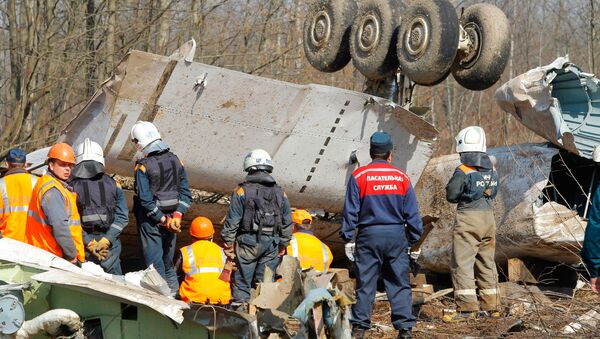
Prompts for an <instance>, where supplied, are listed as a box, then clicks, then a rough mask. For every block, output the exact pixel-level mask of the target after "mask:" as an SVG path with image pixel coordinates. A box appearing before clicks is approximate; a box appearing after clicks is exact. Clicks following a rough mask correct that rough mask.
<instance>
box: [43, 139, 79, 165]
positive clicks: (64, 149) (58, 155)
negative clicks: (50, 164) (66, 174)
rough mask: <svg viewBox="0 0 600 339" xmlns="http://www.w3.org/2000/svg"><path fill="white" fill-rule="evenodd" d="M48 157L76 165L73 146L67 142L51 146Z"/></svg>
mask: <svg viewBox="0 0 600 339" xmlns="http://www.w3.org/2000/svg"><path fill="white" fill-rule="evenodd" d="M48 159H58V160H60V161H64V162H66V163H69V164H73V165H75V152H73V149H72V148H71V146H69V145H68V144H65V143H60V144H56V145H54V146H52V147H50V151H48Z"/></svg>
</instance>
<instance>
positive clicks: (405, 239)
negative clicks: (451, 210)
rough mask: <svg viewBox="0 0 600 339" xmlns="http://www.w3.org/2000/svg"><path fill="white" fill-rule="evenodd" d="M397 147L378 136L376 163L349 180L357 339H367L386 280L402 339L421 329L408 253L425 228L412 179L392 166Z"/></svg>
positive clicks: (347, 227) (345, 233) (346, 236)
mask: <svg viewBox="0 0 600 339" xmlns="http://www.w3.org/2000/svg"><path fill="white" fill-rule="evenodd" d="M392 148H393V144H392V139H391V137H390V135H389V134H388V133H385V132H375V133H373V135H372V136H371V139H370V155H371V159H372V160H373V161H372V162H371V163H370V164H368V165H366V166H362V167H359V168H357V169H356V170H355V171H354V172H353V173H352V175H351V176H350V178H349V180H348V186H347V191H346V201H345V204H344V212H343V215H342V227H341V231H340V235H341V237H342V239H343V240H344V242H346V245H345V249H346V255H347V256H348V258H349V259H350V260H351V261H354V263H355V267H356V304H354V305H352V315H351V318H350V322H351V323H352V337H353V338H364V336H365V332H366V330H367V329H369V328H370V327H371V312H372V306H373V301H374V299H375V293H376V292H377V280H378V279H379V278H380V276H382V277H383V282H384V285H385V290H386V293H387V296H388V299H389V301H390V306H391V308H392V324H393V325H394V328H396V329H397V330H398V338H411V331H412V327H413V326H414V325H415V317H414V316H413V314H412V294H411V293H412V292H411V287H410V282H409V279H408V270H409V253H408V249H409V248H410V246H411V245H413V244H415V243H416V242H417V241H419V239H420V237H421V234H422V233H423V224H422V222H421V217H420V216H419V206H418V203H417V198H416V196H415V192H414V190H413V187H412V185H411V183H410V180H409V178H408V176H407V175H406V174H405V173H404V172H403V171H402V170H400V169H398V168H396V167H394V166H393V165H392V164H391V161H392Z"/></svg>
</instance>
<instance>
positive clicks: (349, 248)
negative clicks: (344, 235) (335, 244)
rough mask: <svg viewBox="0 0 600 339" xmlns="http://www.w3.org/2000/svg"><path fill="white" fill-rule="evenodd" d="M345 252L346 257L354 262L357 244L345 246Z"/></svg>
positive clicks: (350, 243)
mask: <svg viewBox="0 0 600 339" xmlns="http://www.w3.org/2000/svg"><path fill="white" fill-rule="evenodd" d="M344 251H345V252H346V257H347V258H348V260H350V261H354V252H355V251H356V243H354V242H348V243H346V245H344Z"/></svg>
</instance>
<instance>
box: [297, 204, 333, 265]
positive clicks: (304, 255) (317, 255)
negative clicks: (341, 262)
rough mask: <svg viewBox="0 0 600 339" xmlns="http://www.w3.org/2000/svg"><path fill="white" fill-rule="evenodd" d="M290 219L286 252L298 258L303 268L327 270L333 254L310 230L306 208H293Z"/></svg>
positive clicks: (309, 219) (310, 221) (309, 220)
mask: <svg viewBox="0 0 600 339" xmlns="http://www.w3.org/2000/svg"><path fill="white" fill-rule="evenodd" d="M292 221H293V222H294V227H293V228H292V239H291V240H290V244H289V246H288V247H287V254H288V255H291V256H292V257H294V258H298V260H299V261H300V267H302V269H303V270H305V269H308V268H311V267H312V268H314V270H315V271H317V272H327V271H328V270H329V266H330V265H331V262H332V261H333V255H332V254H331V250H330V249H329V247H328V246H327V245H325V244H324V243H323V242H321V240H319V238H317V237H315V235H314V234H313V232H312V231H311V226H312V216H311V215H310V213H308V211H307V210H295V211H294V212H293V213H292Z"/></svg>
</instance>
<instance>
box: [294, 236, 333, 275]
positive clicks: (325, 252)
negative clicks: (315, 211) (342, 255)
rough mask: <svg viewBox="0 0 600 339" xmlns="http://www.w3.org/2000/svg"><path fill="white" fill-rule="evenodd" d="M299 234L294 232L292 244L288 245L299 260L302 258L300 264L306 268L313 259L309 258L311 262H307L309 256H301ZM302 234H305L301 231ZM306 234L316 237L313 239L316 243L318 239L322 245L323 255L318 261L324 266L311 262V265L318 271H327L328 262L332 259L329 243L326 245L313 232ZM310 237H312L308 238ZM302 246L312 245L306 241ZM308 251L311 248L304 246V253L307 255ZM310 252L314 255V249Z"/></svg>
mask: <svg viewBox="0 0 600 339" xmlns="http://www.w3.org/2000/svg"><path fill="white" fill-rule="evenodd" d="M297 234H298V233H296V234H292V239H291V240H290V245H289V247H288V251H289V249H290V248H291V252H292V253H291V255H292V256H293V257H294V258H298V260H300V266H301V267H302V268H303V269H306V268H308V266H309V262H310V261H312V260H310V259H308V260H309V262H307V258H306V257H300V246H301V244H299V243H298V238H297V237H296V235H297ZM300 234H304V233H300ZM305 235H306V236H308V237H311V238H314V239H312V240H314V243H316V242H317V241H318V242H319V243H320V245H321V255H322V257H321V258H320V259H319V260H318V262H319V266H321V264H322V266H321V267H314V266H313V265H312V263H311V264H310V266H313V268H314V269H315V270H316V271H319V272H327V264H328V263H329V261H330V260H331V259H330V258H329V251H328V250H327V245H325V244H324V243H323V242H322V241H320V240H319V239H317V238H316V237H315V236H314V235H312V234H305ZM304 239H307V238H304ZM308 239H310V238H308ZM312 240H311V241H312ZM302 246H310V245H308V244H307V243H306V242H304V243H303V244H302ZM307 251H310V249H307V248H306V247H303V250H302V252H303V254H304V255H306V253H307ZM309 253H311V254H313V255H314V252H312V251H310V252H309ZM311 259H316V257H315V258H311Z"/></svg>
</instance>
